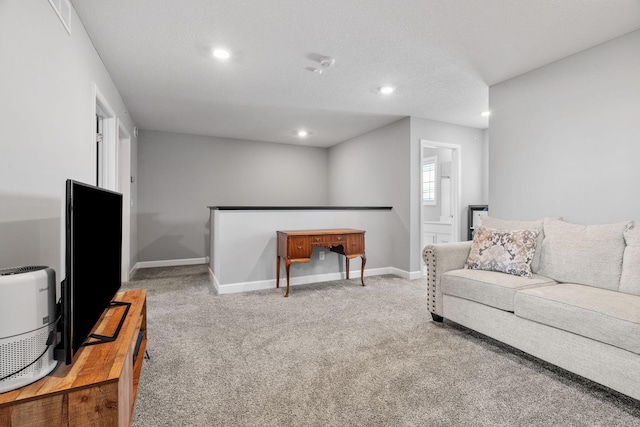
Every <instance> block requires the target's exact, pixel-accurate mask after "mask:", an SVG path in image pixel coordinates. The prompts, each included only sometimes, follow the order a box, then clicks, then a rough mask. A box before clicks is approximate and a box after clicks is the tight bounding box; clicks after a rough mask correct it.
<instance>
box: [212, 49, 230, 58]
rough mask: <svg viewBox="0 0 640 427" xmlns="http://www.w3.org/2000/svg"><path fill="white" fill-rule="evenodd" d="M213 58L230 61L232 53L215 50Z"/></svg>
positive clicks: (224, 50)
mask: <svg viewBox="0 0 640 427" xmlns="http://www.w3.org/2000/svg"><path fill="white" fill-rule="evenodd" d="M213 56H215V57H216V58H218V59H222V60H224V59H229V58H230V57H231V52H229V51H228V50H226V49H214V50H213Z"/></svg>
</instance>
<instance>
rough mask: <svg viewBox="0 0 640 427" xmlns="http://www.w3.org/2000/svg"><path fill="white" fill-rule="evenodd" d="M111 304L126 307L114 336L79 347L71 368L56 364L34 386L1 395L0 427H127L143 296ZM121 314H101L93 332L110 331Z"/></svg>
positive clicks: (132, 294) (143, 329)
mask: <svg viewBox="0 0 640 427" xmlns="http://www.w3.org/2000/svg"><path fill="white" fill-rule="evenodd" d="M114 300H116V301H125V302H130V303H131V307H130V309H129V313H128V314H127V317H126V320H125V322H124V324H123V325H122V329H120V334H119V335H118V338H117V339H116V340H115V341H113V342H107V343H103V344H99V345H93V346H87V347H82V348H81V349H80V350H79V351H78V354H77V357H76V360H75V361H74V362H73V364H71V365H59V366H58V367H57V368H56V369H55V370H54V371H53V372H52V373H51V374H49V375H47V376H46V377H44V378H41V379H40V380H38V381H36V382H34V383H31V384H29V385H26V386H24V387H22V388H18V389H16V390H12V391H8V392H6V393H0V426H15V427H18V426H29V427H32V426H118V427H127V426H130V425H131V419H132V416H133V406H134V403H135V400H136V393H137V391H138V380H139V378H140V372H141V370H142V361H143V359H144V352H145V347H146V344H147V304H146V292H145V291H144V290H137V291H129V292H119V293H117V294H116V297H115V298H114ZM122 313H123V308H122V307H117V308H110V309H108V310H106V311H105V312H104V314H103V315H102V317H101V318H100V320H98V323H97V326H96V328H95V330H94V332H95V333H98V334H107V333H113V331H114V330H115V328H116V326H117V324H118V321H119V320H120V317H121V315H122ZM140 337H141V340H140V347H139V348H138V353H137V357H136V358H135V361H134V351H135V348H136V343H137V341H138V339H139V338H140Z"/></svg>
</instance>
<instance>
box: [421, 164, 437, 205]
mask: <svg viewBox="0 0 640 427" xmlns="http://www.w3.org/2000/svg"><path fill="white" fill-rule="evenodd" d="M436 164H437V157H425V159H424V160H423V162H422V203H424V204H425V205H435V204H436Z"/></svg>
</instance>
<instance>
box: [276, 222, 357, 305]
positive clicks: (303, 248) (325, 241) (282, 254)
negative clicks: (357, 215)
mask: <svg viewBox="0 0 640 427" xmlns="http://www.w3.org/2000/svg"><path fill="white" fill-rule="evenodd" d="M364 233H365V232H364V230H354V229H352V228H336V229H324V230H293V231H277V232H276V234H277V238H278V242H277V247H278V248H277V251H278V253H277V255H276V288H279V287H280V260H281V259H283V260H284V261H285V265H286V270H287V291H286V292H285V294H284V296H285V297H288V296H289V270H290V267H291V264H292V263H294V262H309V261H311V252H312V251H313V248H314V247H316V246H322V247H324V248H327V249H329V250H330V251H332V252H336V253H339V254H342V255H344V256H345V258H346V270H347V279H348V278H349V260H350V259H351V258H356V257H361V258H362V268H361V271H360V281H361V282H362V286H364V266H365V264H366V263H367V256H366V255H365V253H364Z"/></svg>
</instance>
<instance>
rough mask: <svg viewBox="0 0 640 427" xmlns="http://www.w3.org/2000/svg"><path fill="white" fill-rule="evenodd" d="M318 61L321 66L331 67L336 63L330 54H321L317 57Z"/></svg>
mask: <svg viewBox="0 0 640 427" xmlns="http://www.w3.org/2000/svg"><path fill="white" fill-rule="evenodd" d="M318 62H319V63H320V65H321V66H322V67H323V68H331V67H333V64H335V63H336V60H335V58H332V57H330V56H322V57H320V58H318Z"/></svg>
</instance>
